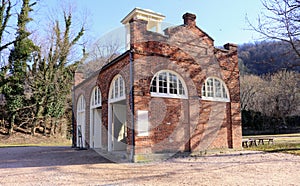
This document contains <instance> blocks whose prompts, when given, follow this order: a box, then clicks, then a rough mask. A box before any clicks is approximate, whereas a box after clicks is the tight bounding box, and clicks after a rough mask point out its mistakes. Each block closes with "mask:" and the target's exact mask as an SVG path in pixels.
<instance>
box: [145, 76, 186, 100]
mask: <svg viewBox="0 0 300 186" xmlns="http://www.w3.org/2000/svg"><path fill="white" fill-rule="evenodd" d="M150 93H151V96H152V97H167V98H181V99H187V98H188V96H187V95H188V93H187V87H186V85H185V83H184V81H183V79H182V78H181V77H180V76H179V75H178V74H177V73H176V72H173V71H168V70H162V71H159V72H157V73H156V74H155V75H154V77H153V79H152V81H151V87H150Z"/></svg>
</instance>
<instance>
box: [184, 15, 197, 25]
mask: <svg viewBox="0 0 300 186" xmlns="http://www.w3.org/2000/svg"><path fill="white" fill-rule="evenodd" d="M182 18H183V21H184V24H185V25H187V26H190V27H195V26H196V15H195V14H191V13H185V14H184V15H183V16H182Z"/></svg>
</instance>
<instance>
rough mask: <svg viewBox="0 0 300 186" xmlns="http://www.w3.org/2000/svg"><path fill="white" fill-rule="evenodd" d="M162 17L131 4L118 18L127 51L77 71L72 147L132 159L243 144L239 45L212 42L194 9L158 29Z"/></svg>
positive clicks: (137, 159) (238, 146) (74, 91)
mask: <svg viewBox="0 0 300 186" xmlns="http://www.w3.org/2000/svg"><path fill="white" fill-rule="evenodd" d="M163 18H164V16H162V15H160V14H158V13H154V12H152V11H148V10H142V9H134V10H133V11H132V12H131V13H130V14H128V15H127V16H126V17H125V18H124V19H123V20H122V23H123V24H124V25H125V27H126V32H127V33H126V47H127V49H128V50H127V51H126V52H124V53H123V54H122V55H120V56H119V57H117V58H116V59H114V60H113V61H111V62H110V63H108V64H107V65H105V66H104V67H103V68H102V69H101V70H100V71H98V72H97V73H96V74H94V75H93V76H91V77H90V78H89V79H86V80H83V81H82V82H81V81H80V76H78V74H77V76H76V77H75V79H76V85H75V88H74V90H73V94H74V114H75V120H74V127H75V130H74V131H75V134H74V135H75V136H77V137H76V141H75V142H76V145H77V146H83V147H90V148H100V149H102V150H105V151H108V152H112V153H113V152H119V151H123V152H125V153H126V154H127V155H128V157H129V159H131V160H133V161H140V160H144V159H147V158H149V157H150V156H152V155H153V156H154V155H155V154H167V153H176V152H194V151H203V150H207V149H214V148H240V147H241V137H242V133H241V113H240V93H239V92H240V87H239V70H238V57H237V46H236V45H234V44H225V45H224V49H218V48H216V47H214V41H213V39H212V38H211V37H210V36H209V35H207V34H206V33H205V32H203V31H202V30H201V29H200V28H198V27H197V25H196V16H195V15H193V14H190V13H186V14H184V15H183V19H184V24H183V25H179V26H175V27H169V28H167V29H165V30H164V32H161V31H160V24H161V22H162V20H163ZM80 131H81V135H80Z"/></svg>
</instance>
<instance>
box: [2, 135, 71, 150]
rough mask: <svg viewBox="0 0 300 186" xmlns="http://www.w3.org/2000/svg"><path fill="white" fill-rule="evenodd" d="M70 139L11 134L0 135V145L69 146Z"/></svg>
mask: <svg viewBox="0 0 300 186" xmlns="http://www.w3.org/2000/svg"><path fill="white" fill-rule="evenodd" d="M71 143H72V142H71V140H68V139H66V138H62V137H59V136H52V137H47V136H42V135H36V136H31V135H25V134H13V135H12V136H10V137H9V136H0V147H22V146H23V147H24V146H71Z"/></svg>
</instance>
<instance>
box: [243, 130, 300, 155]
mask: <svg viewBox="0 0 300 186" xmlns="http://www.w3.org/2000/svg"><path fill="white" fill-rule="evenodd" d="M258 137H272V138H274V144H270V145H268V144H265V145H258V146H252V147H249V148H247V149H248V150H255V151H264V152H283V153H289V154H295V155H300V134H299V133H296V134H279V135H265V136H244V138H245V139H246V138H258Z"/></svg>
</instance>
